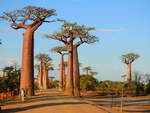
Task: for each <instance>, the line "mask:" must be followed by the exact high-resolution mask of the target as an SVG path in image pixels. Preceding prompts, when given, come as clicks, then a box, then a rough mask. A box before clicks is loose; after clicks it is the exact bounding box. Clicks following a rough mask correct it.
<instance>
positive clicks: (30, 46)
mask: <svg viewBox="0 0 150 113" xmlns="http://www.w3.org/2000/svg"><path fill="white" fill-rule="evenodd" d="M33 34H34V31H32V30H30V29H27V30H26V31H25V32H24V34H23V35H24V37H23V50H22V69H21V81H20V88H21V89H24V90H26V91H27V95H28V96H33V95H34V84H33V83H34V69H33V68H34V60H33V58H34V36H33Z"/></svg>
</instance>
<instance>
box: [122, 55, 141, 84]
mask: <svg viewBox="0 0 150 113" xmlns="http://www.w3.org/2000/svg"><path fill="white" fill-rule="evenodd" d="M139 57H140V56H139V55H138V54H134V53H128V54H125V55H122V56H121V61H122V62H123V63H125V64H127V65H128V74H127V80H128V81H131V64H132V63H133V62H134V61H135V60H136V59H137V58H139Z"/></svg>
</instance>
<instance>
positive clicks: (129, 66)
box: [127, 64, 131, 82]
mask: <svg viewBox="0 0 150 113" xmlns="http://www.w3.org/2000/svg"><path fill="white" fill-rule="evenodd" d="M127 79H128V81H129V82H130V81H131V64H128V76H127Z"/></svg>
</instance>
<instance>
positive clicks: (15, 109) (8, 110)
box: [2, 102, 88, 113]
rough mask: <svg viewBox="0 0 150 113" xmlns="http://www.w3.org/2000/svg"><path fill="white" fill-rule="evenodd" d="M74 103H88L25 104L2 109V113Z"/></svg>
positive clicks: (14, 112) (74, 103)
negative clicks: (19, 106) (24, 105)
mask: <svg viewBox="0 0 150 113" xmlns="http://www.w3.org/2000/svg"><path fill="white" fill-rule="evenodd" d="M71 104H73V105H76V104H88V103H86V102H62V103H46V104H37V105H32V106H26V107H21V108H13V109H4V110H2V113H16V112H20V111H26V110H30V109H36V108H41V107H50V106H58V105H71Z"/></svg>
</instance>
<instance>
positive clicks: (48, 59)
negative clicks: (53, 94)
mask: <svg viewBox="0 0 150 113" xmlns="http://www.w3.org/2000/svg"><path fill="white" fill-rule="evenodd" d="M51 61H52V59H51V57H49V56H48V54H45V55H44V57H43V89H48V71H49V68H50V67H51V66H52V63H51Z"/></svg>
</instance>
